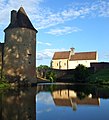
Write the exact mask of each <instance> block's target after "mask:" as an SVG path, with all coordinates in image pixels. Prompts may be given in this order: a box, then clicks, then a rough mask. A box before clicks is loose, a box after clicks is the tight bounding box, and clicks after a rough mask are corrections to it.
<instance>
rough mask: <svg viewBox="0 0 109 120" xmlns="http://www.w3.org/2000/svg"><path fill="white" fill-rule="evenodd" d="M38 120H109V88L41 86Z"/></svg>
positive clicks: (38, 96) (38, 100) (37, 105)
mask: <svg viewBox="0 0 109 120" xmlns="http://www.w3.org/2000/svg"><path fill="white" fill-rule="evenodd" d="M36 101H37V102H36V103H37V104H36V108H37V110H36V114H37V116H36V118H37V120H109V88H102V87H95V86H83V85H79V86H72V85H39V86H38V94H37V97H36Z"/></svg>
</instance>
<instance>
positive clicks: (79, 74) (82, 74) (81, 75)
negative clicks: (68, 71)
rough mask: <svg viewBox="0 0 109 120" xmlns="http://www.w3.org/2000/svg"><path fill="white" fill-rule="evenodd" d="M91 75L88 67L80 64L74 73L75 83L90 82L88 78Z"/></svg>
mask: <svg viewBox="0 0 109 120" xmlns="http://www.w3.org/2000/svg"><path fill="white" fill-rule="evenodd" d="M89 75H90V73H89V70H88V68H87V67H85V66H84V65H81V64H79V65H78V66H77V67H76V68H75V71H74V79H75V82H88V81H87V78H88V77H89Z"/></svg>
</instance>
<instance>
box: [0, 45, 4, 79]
mask: <svg viewBox="0 0 109 120" xmlns="http://www.w3.org/2000/svg"><path fill="white" fill-rule="evenodd" d="M3 53H4V43H0V78H1V74H2V66H3Z"/></svg>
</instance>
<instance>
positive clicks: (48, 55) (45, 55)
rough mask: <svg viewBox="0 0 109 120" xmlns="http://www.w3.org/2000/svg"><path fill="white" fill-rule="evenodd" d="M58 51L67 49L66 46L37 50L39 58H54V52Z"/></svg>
mask: <svg viewBox="0 0 109 120" xmlns="http://www.w3.org/2000/svg"><path fill="white" fill-rule="evenodd" d="M56 51H66V50H65V49H64V48H62V49H44V50H42V51H37V54H36V55H37V57H36V59H37V60H43V59H52V57H53V54H54V52H56Z"/></svg>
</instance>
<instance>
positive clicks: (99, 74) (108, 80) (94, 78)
mask: <svg viewBox="0 0 109 120" xmlns="http://www.w3.org/2000/svg"><path fill="white" fill-rule="evenodd" d="M89 82H90V83H94V84H100V85H109V68H104V69H101V70H98V71H96V72H95V73H94V74H92V75H90V77H89Z"/></svg>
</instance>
